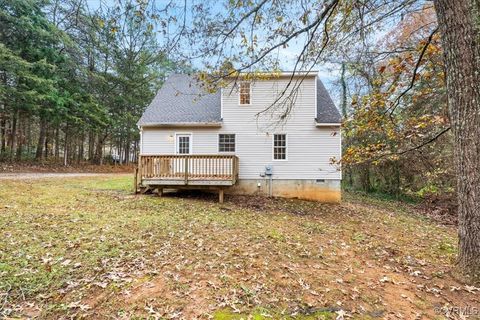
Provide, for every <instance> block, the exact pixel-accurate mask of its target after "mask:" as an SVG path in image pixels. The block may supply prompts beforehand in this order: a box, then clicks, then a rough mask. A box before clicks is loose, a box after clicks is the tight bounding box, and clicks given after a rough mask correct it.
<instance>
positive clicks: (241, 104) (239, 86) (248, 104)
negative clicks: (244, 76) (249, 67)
mask: <svg viewBox="0 0 480 320" xmlns="http://www.w3.org/2000/svg"><path fill="white" fill-rule="evenodd" d="M242 83H250V88H249V90H250V91H249V93H248V94H249V95H250V103H240V93H241V92H242V85H241V84H242ZM238 105H239V106H251V105H252V82H250V81H241V82H239V85H238Z"/></svg>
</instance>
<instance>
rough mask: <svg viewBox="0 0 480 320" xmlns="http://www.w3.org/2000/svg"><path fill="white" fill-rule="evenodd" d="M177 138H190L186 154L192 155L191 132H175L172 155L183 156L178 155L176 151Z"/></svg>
mask: <svg viewBox="0 0 480 320" xmlns="http://www.w3.org/2000/svg"><path fill="white" fill-rule="evenodd" d="M178 136H190V144H189V146H188V154H193V133H191V132H175V143H174V148H175V149H174V150H173V154H175V155H185V154H184V153H178V149H177V143H178V142H177V141H178Z"/></svg>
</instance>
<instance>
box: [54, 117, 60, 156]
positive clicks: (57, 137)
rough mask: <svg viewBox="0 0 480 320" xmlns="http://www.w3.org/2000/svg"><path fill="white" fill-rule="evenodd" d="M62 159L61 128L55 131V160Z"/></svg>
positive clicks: (58, 127)
mask: <svg viewBox="0 0 480 320" xmlns="http://www.w3.org/2000/svg"><path fill="white" fill-rule="evenodd" d="M58 159H60V126H59V125H57V128H56V129H55V160H56V161H58Z"/></svg>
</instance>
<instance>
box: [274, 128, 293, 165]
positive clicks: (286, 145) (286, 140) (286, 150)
mask: <svg viewBox="0 0 480 320" xmlns="http://www.w3.org/2000/svg"><path fill="white" fill-rule="evenodd" d="M277 134H284V135H285V159H275V135H277ZM288 149H289V148H288V134H286V133H284V132H275V133H274V134H272V161H288Z"/></svg>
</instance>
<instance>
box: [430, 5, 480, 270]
mask: <svg viewBox="0 0 480 320" xmlns="http://www.w3.org/2000/svg"><path fill="white" fill-rule="evenodd" d="M434 4H435V10H436V12H437V17H438V22H439V26H440V32H441V35H442V43H443V51H444V59H445V69H446V81H447V92H448V105H449V111H450V117H451V119H450V121H451V124H452V129H453V134H454V159H455V169H456V173H457V194H458V236H459V256H458V264H459V266H460V267H461V268H462V269H463V271H464V272H465V273H466V274H468V275H472V276H477V277H478V276H480V147H479V144H480V18H479V17H480V15H479V14H480V12H479V11H480V3H479V2H478V0H458V1H451V0H435V1H434Z"/></svg>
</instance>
